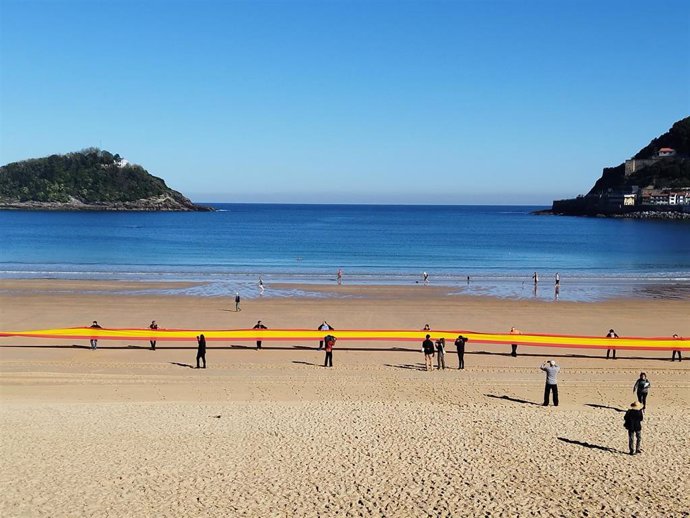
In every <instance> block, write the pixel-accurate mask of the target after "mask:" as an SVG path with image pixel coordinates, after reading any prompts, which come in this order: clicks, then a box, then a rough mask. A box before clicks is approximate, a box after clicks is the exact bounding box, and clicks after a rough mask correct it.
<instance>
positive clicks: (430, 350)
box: [422, 335, 434, 371]
mask: <svg viewBox="0 0 690 518" xmlns="http://www.w3.org/2000/svg"><path fill="white" fill-rule="evenodd" d="M422 352H423V353H424V363H425V364H426V370H427V371H431V370H434V342H432V341H431V335H426V339H425V340H424V341H423V342H422Z"/></svg>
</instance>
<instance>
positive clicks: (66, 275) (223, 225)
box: [0, 203, 690, 301]
mask: <svg viewBox="0 0 690 518" xmlns="http://www.w3.org/2000/svg"><path fill="white" fill-rule="evenodd" d="M205 205H209V206H212V207H213V208H215V209H216V211H215V212H199V213H190V212H183V213H170V212H24V211H22V212H15V211H2V212H0V239H1V240H2V243H3V246H2V250H1V251H0V278H3V279H83V280H115V281H118V280H129V281H189V282H193V283H200V284H201V285H200V286H195V287H193V288H183V289H180V293H181V294H197V295H207V296H227V295H229V294H233V293H234V292H235V291H241V292H242V293H243V294H244V295H245V296H247V297H252V296H257V295H258V294H259V291H258V279H259V277H261V278H262V280H263V282H264V284H265V285H266V287H267V290H266V292H265V295H266V296H289V295H291V294H295V292H294V290H291V289H285V288H284V287H282V288H281V289H280V290H271V289H270V286H271V284H281V285H284V284H295V285H296V284H301V285H304V284H307V285H308V284H328V283H335V281H336V272H337V271H338V270H339V269H340V270H342V272H343V281H344V283H351V284H372V285H373V284H384V285H409V284H420V283H422V273H423V272H427V273H428V274H429V284H430V285H436V286H446V287H448V288H450V289H451V290H452V291H453V292H458V293H466V294H471V295H491V296H501V297H517V298H528V297H530V298H534V297H537V298H544V299H553V298H556V295H558V296H559V298H560V299H561V300H574V301H580V300H599V299H602V298H608V297H612V296H655V297H656V296H669V297H671V298H673V297H685V296H686V291H687V286H686V285H687V284H688V283H690V239H688V238H689V237H690V223H689V222H683V221H647V220H628V219H616V218H577V217H564V216H538V215H534V214H532V212H534V211H535V210H539V209H542V208H545V207H543V206H531V205H530V206H524V205H373V204H356V205H354V204H323V205H322V204H271V203H267V204H255V203H250V204H241V203H206V204H205ZM534 272H538V275H539V278H540V282H539V283H538V286H537V290H534V285H533V281H532V275H533V274H534ZM556 273H559V276H560V278H561V283H560V292H559V293H555V290H554V288H555V283H554V276H555V274H556ZM468 278H469V279H468ZM660 288H664V289H660ZM167 291H169V290H167ZM647 292H649V293H647ZM660 294H661V295H660Z"/></svg>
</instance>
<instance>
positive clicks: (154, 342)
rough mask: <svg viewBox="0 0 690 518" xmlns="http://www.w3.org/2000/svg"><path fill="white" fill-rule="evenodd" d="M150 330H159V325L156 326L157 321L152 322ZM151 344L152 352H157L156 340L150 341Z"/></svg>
mask: <svg viewBox="0 0 690 518" xmlns="http://www.w3.org/2000/svg"><path fill="white" fill-rule="evenodd" d="M149 329H153V330H154V331H155V330H156V329H158V324H156V321H155V320H154V321H152V322H151V325H150V326H149ZM149 343H150V344H151V350H152V351H155V350H156V340H155V339H153V340H149Z"/></svg>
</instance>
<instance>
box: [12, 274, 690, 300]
mask: <svg viewBox="0 0 690 518" xmlns="http://www.w3.org/2000/svg"><path fill="white" fill-rule="evenodd" d="M264 286H265V290H264V292H263V293H262V292H261V291H260V289H259V287H258V285H257V284H256V283H255V282H254V281H253V280H251V281H248V280H247V279H246V278H239V277H233V276H229V277H228V278H227V279H224V280H223V281H179V280H178V281H165V280H151V279H148V280H147V279H141V280H135V279H127V280H125V279H120V280H112V279H110V280H104V279H101V280H94V279H69V278H64V279H55V278H40V277H38V278H30V279H28V278H23V279H22V278H11V279H9V278H5V279H0V294H14V295H19V294H24V295H38V296H53V295H60V294H65V293H72V294H81V295H99V296H101V295H102V296H106V295H107V296H117V297H120V296H122V297H165V298H174V297H184V298H188V297H191V298H201V299H209V298H211V299H213V298H220V299H222V298H234V295H235V293H237V292H239V293H240V294H241V297H242V298H243V299H247V300H258V299H267V300H268V299H274V300H280V299H348V298H355V299H370V300H373V299H410V300H419V301H420V304H423V303H424V301H425V300H426V299H428V298H429V297H431V298H450V299H458V298H460V299H466V300H468V301H469V300H479V299H492V300H505V301H515V302H519V301H524V302H527V301H530V302H543V303H594V302H603V301H613V300H641V301H642V300H668V301H674V300H675V301H688V300H690V277H686V278H676V279H666V280H664V279H658V278H656V279H642V278H638V279H632V278H618V279H613V278H611V279H597V280H596V281H594V280H592V279H574V278H568V277H566V278H563V277H562V278H561V284H560V286H559V289H558V297H556V289H555V286H554V284H553V282H552V281H551V279H549V280H548V281H547V280H544V281H542V282H540V283H539V284H538V285H537V288H536V290H535V288H534V285H533V284H532V283H528V282H525V281H520V280H515V279H502V280H487V279H477V280H474V281H470V283H469V284H467V283H465V284H464V285H463V284H460V283H456V284H449V283H446V284H444V283H442V282H433V283H430V285H424V284H423V283H405V284H401V283H397V284H392V283H387V284H386V283H381V282H374V281H372V282H369V283H362V282H359V283H358V282H352V281H346V282H345V283H344V284H343V285H340V286H338V285H337V284H336V283H335V282H334V281H313V282H304V280H303V279H294V280H293V281H285V280H275V279H273V278H270V277H264Z"/></svg>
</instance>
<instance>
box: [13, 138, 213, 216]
mask: <svg viewBox="0 0 690 518" xmlns="http://www.w3.org/2000/svg"><path fill="white" fill-rule="evenodd" d="M0 209H18V210H22V209H23V210H118V211H198V210H211V209H209V208H207V207H201V206H199V205H196V204H194V203H192V202H191V201H190V200H189V199H188V198H186V197H185V196H183V195H182V194H180V193H179V192H177V191H174V190H172V189H170V188H169V187H168V186H167V185H166V184H165V181H163V180H162V179H161V178H157V177H155V176H153V175H151V174H149V173H148V172H147V171H146V170H145V169H144V168H143V167H141V166H139V165H136V164H130V163H129V162H127V160H124V159H123V158H122V157H120V155H117V154H112V153H109V152H108V151H104V150H101V149H97V148H88V149H83V150H82V151H78V152H75V153H67V154H65V155H51V156H48V157H44V158H34V159H30V160H22V161H20V162H13V163H10V164H7V165H4V166H2V167H0Z"/></svg>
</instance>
